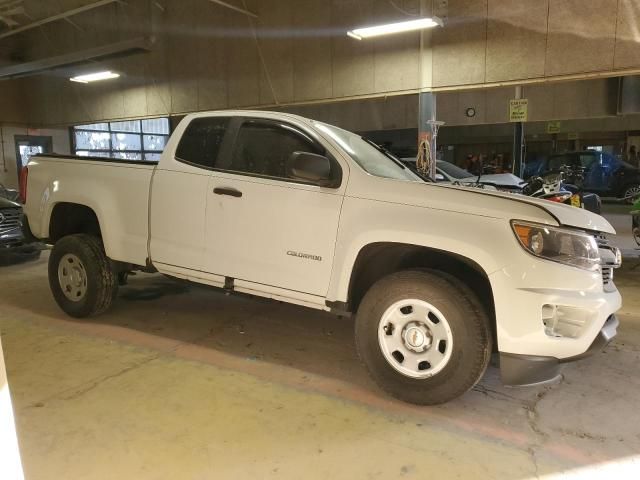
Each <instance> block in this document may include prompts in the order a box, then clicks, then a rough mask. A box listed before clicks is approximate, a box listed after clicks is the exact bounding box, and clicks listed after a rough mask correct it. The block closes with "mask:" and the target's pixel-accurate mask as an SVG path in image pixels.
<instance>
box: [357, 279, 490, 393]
mask: <svg viewBox="0 0 640 480" xmlns="http://www.w3.org/2000/svg"><path fill="white" fill-rule="evenodd" d="M456 284H459V282H458V281H456V280H455V279H454V278H453V277H451V276H448V275H446V274H442V273H441V272H438V271H435V270H410V271H403V272H398V273H394V274H391V275H389V276H387V277H385V278H383V279H381V280H379V281H378V282H377V283H375V284H374V285H373V286H372V287H371V288H370V289H369V291H368V292H367V293H366V295H365V296H364V298H363V300H362V302H361V303H360V306H359V308H358V313H357V317H356V324H355V330H356V331H355V336H356V347H357V350H358V354H359V355H360V358H361V359H362V361H363V363H364V364H365V366H366V367H367V370H368V371H369V374H370V375H371V377H372V378H373V379H374V381H375V382H376V383H377V384H378V385H379V386H380V387H381V388H382V389H384V390H385V391H386V392H388V393H390V394H391V395H392V396H394V397H396V398H398V399H400V400H403V401H405V402H409V403H415V404H418V405H436V404H440V403H444V402H447V401H449V400H452V399H454V398H456V397H459V396H460V395H462V394H464V393H465V392H466V391H467V390H469V389H470V388H471V387H473V386H474V385H475V384H476V383H477V382H478V381H479V380H480V378H482V376H483V375H484V372H485V370H486V368H487V366H488V364H489V360H490V357H491V350H492V343H493V338H492V334H491V327H490V324H489V318H488V316H487V313H486V312H485V310H484V309H483V308H482V306H481V302H480V301H479V300H478V299H477V298H476V297H475V295H474V294H473V293H472V292H471V290H470V289H469V288H467V287H466V286H461V287H458V286H457V285H456ZM409 298H414V299H419V300H423V301H426V302H428V303H430V304H431V305H433V306H434V307H436V308H437V309H438V310H440V312H442V314H443V315H444V316H445V317H446V320H447V322H448V323H449V326H450V328H451V334H452V338H453V347H452V353H451V357H450V359H449V361H448V363H447V364H446V366H445V367H444V368H443V369H442V370H441V371H440V372H438V373H436V374H434V375H433V376H431V377H429V378H412V377H409V376H405V375H403V374H402V373H400V372H398V371H397V370H396V369H395V368H393V367H392V366H391V365H390V363H389V362H388V361H387V360H386V359H385V357H384V354H383V353H382V350H381V347H380V343H379V341H378V326H379V322H380V320H381V318H382V316H383V314H384V312H385V311H386V310H387V308H389V306H391V305H393V304H394V303H396V302H398V301H401V300H405V299H409Z"/></svg>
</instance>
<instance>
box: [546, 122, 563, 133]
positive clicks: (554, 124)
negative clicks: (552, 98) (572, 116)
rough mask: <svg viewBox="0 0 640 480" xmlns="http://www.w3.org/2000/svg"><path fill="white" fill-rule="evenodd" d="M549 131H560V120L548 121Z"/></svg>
mask: <svg viewBox="0 0 640 480" xmlns="http://www.w3.org/2000/svg"><path fill="white" fill-rule="evenodd" d="M547 133H560V121H559V120H554V121H551V122H547Z"/></svg>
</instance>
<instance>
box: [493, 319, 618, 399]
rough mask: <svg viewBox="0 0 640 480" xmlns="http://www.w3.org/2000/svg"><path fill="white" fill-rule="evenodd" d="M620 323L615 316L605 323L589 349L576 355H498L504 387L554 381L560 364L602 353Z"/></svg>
mask: <svg viewBox="0 0 640 480" xmlns="http://www.w3.org/2000/svg"><path fill="white" fill-rule="evenodd" d="M619 325H620V322H619V320H618V318H617V317H616V316H615V315H611V316H610V317H609V318H607V320H606V321H605V323H604V325H603V327H602V329H601V330H600V333H599V334H598V336H597V337H596V338H595V340H594V341H593V343H592V344H591V345H590V346H589V348H588V349H587V350H586V351H585V352H583V353H581V354H578V355H575V356H572V357H566V358H562V359H560V358H555V357H546V356H539V355H519V354H513V353H500V375H501V378H502V382H503V383H504V384H505V385H512V386H526V385H537V384H541V383H546V382H550V381H553V380H555V379H556V378H558V376H559V375H560V370H561V367H562V364H564V363H569V362H574V361H576V360H580V359H582V358H585V357H588V356H590V355H593V354H594V353H598V352H600V351H602V350H603V349H604V348H605V347H606V346H607V345H608V344H609V342H611V340H613V338H614V337H615V336H616V334H617V330H618V326H619Z"/></svg>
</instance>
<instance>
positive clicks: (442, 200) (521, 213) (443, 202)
mask: <svg viewBox="0 0 640 480" xmlns="http://www.w3.org/2000/svg"><path fill="white" fill-rule="evenodd" d="M347 195H349V196H355V197H358V198H367V199H370V200H374V201H383V202H391V203H398V204H404V205H411V206H418V207H424V208H431V209H437V210H443V211H450V212H455V213H465V214H469V215H478V216H484V217H488V218H502V219H505V220H507V221H510V220H516V219H517V220H524V221H530V222H537V223H543V224H548V225H564V226H568V227H575V228H580V229H583V230H591V231H597V232H603V233H610V234H615V233H616V232H615V230H614V229H613V227H612V226H611V224H609V222H608V221H607V220H605V219H604V218H603V217H601V216H600V215H596V214H595V213H592V212H589V211H588V210H584V209H582V208H577V207H572V206H570V205H564V204H562V203H556V202H551V201H549V200H543V199H540V198H534V197H527V196H525V195H520V194H514V193H508V192H500V191H487V190H482V189H480V188H477V187H466V186H462V185H451V184H442V183H422V182H411V181H404V180H393V179H388V178H381V177H374V176H370V175H366V176H360V175H352V176H351V177H350V179H349V186H348V192H347Z"/></svg>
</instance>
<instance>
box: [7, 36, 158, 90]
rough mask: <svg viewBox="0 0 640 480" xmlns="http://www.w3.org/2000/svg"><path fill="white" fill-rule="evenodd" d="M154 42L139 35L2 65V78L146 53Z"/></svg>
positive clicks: (18, 76)
mask: <svg viewBox="0 0 640 480" xmlns="http://www.w3.org/2000/svg"><path fill="white" fill-rule="evenodd" d="M153 43H154V39H153V38H152V37H139V38H134V39H131V40H123V41H121V42H115V43H110V44H108V45H102V46H100V47H94V48H88V49H85V50H79V51H75V52H69V53H64V54H62V55H56V56H54V57H47V58H45V59H41V60H34V61H32V62H26V63H20V64H17V65H9V66H5V67H0V80H7V79H10V78H20V77H27V76H30V75H37V74H39V73H43V72H48V71H52V70H56V69H60V68H64V67H73V66H79V65H84V64H86V63H89V62H97V61H103V60H108V59H112V58H121V57H126V56H129V55H134V54H137V53H146V52H149V51H151V49H152V47H153Z"/></svg>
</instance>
